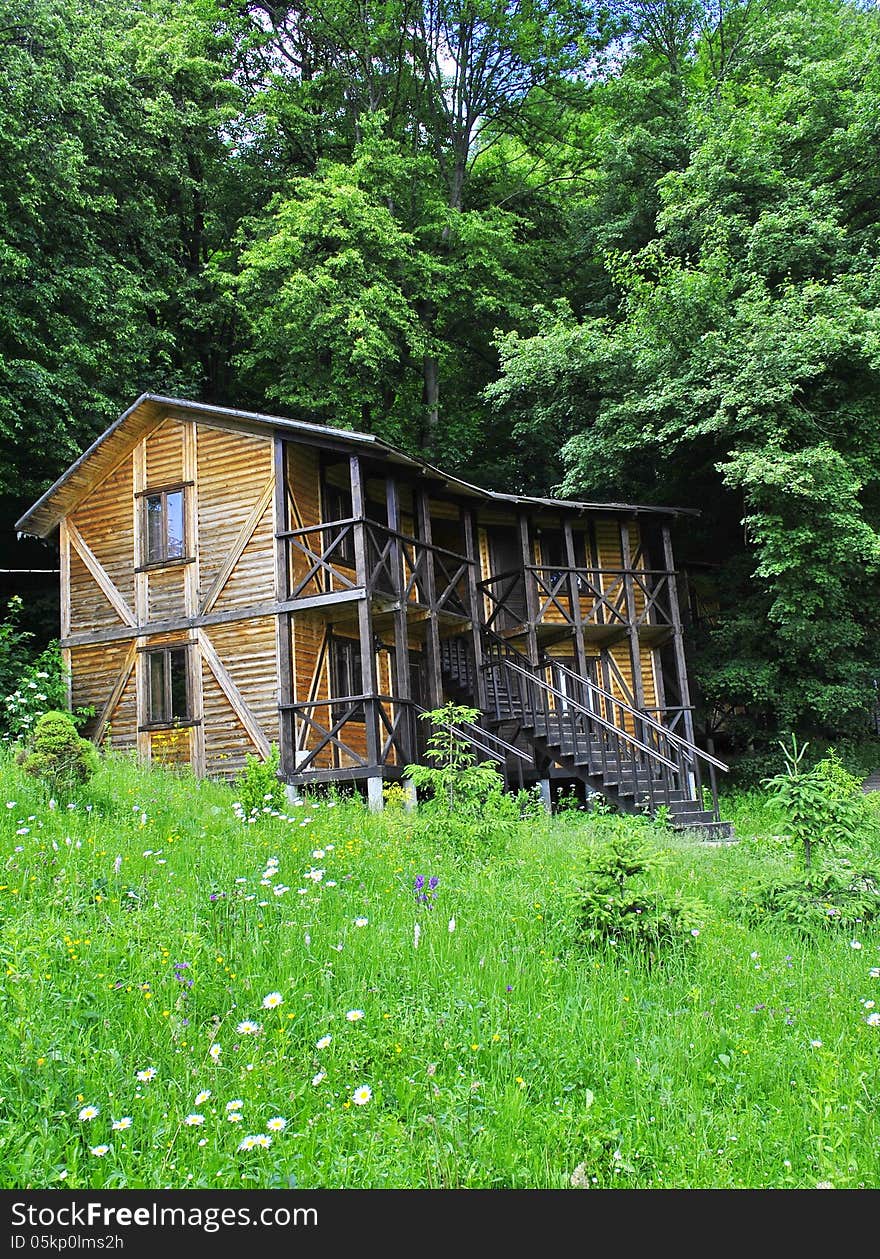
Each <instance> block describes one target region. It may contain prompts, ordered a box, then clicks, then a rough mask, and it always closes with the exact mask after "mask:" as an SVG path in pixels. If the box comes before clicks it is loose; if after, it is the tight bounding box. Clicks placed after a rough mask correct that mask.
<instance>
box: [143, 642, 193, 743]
mask: <svg viewBox="0 0 880 1259" xmlns="http://www.w3.org/2000/svg"><path fill="white" fill-rule="evenodd" d="M147 694H148V697H149V703H148V710H147V720H148V722H149V724H150V725H151V726H158V725H171V724H172V723H173V722H175V721H189V720H190V719H191V716H192V713H191V710H190V698H189V661H188V649H187V647H186V646H181V645H177V646H172V647H159V648H156V649H155V650H151V651H148V652H147Z"/></svg>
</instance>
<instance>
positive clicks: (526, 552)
mask: <svg viewBox="0 0 880 1259" xmlns="http://www.w3.org/2000/svg"><path fill="white" fill-rule="evenodd" d="M519 541H520V548H521V551H522V563H523V581H524V582H525V596H526V599H525V603H526V617H527V621H526V643H527V646H528V651H527V655H528V657H529V660H530V661H531V662H532V664H533V665H535V666H537V664H538V634H537V629H536V626H537V623H538V592H537V590H536V589H535V575H534V573H530V572H528V571H527V568H528V565H530V564H532V563H534V558H533V555H532V541H531V536H530V533H529V518H528V516H527V515H526V514H525V512H521V513H520V515H519Z"/></svg>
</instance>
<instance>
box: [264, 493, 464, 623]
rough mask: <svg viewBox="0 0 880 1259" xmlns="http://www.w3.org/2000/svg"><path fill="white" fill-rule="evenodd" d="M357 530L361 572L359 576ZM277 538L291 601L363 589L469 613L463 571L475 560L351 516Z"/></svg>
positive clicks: (449, 610)
mask: <svg viewBox="0 0 880 1259" xmlns="http://www.w3.org/2000/svg"><path fill="white" fill-rule="evenodd" d="M359 532H360V533H361V536H362V538H363V551H364V570H365V571H364V572H363V573H359V572H358V560H357V556H358V549H359V548H358V541H359V538H358V534H359ZM276 537H277V538H278V539H279V540H280V541H281V542H282V543H283V544H284V545H285V547H286V552H287V555H286V558H287V577H288V594H287V597H288V599H290V600H294V599H307V598H312V597H315V596H319V595H325V594H330V593H336V592H345V591H352V592H354V591H359V590H363V589H365V590H366V591H367V592H368V593H369V594H373V595H385V596H387V597H389V598H393V599H401V600H402V601H404V602H408V603H416V604H421V605H424V606H430V607H431V608H432V610H434V611H436V612H445V613H449V614H451V615H454V616H460V617H468V616H469V615H470V611H469V599H468V581H467V573H468V566H469V565H470V564H473V563H475V561H474V560H470V559H468V558H467V557H466V556H464V555H459V554H458V553H457V552H455V551H450V550H447V549H446V548H445V547H442V546H437V545H436V544H435V543H432V542H424V541H422V540H421V539H420V538H413V537H411V536H410V535H408V534H405V533H400V532H398V530H396V529H390V528H389V527H388V526H387V525H383V524H380V523H379V522H378V521H375V520H366V519H362V518H356V517H350V518H348V519H345V520H329V521H322V522H321V524H318V525H307V526H305V527H304V528H301V529H290V530H287V531H285V532H283V533H278V534H276ZM431 592H433V597H431Z"/></svg>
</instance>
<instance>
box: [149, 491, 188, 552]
mask: <svg viewBox="0 0 880 1259" xmlns="http://www.w3.org/2000/svg"><path fill="white" fill-rule="evenodd" d="M144 522H145V529H144V533H145V535H146V536H145V543H146V545H145V548H144V550H145V555H146V563H147V564H167V563H168V562H169V560H182V559H184V557H185V555H186V541H185V530H184V508H183V490H182V489H177V490H159V491H157V492H156V493H155V494H151V493H147V494H145V495H144Z"/></svg>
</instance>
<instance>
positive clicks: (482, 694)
mask: <svg viewBox="0 0 880 1259" xmlns="http://www.w3.org/2000/svg"><path fill="white" fill-rule="evenodd" d="M461 529H462V533H463V534H464V553H465V555H466V557H467V558H468V560H470V561H471V562H470V563H469V564H468V571H467V586H468V613H469V615H470V618H471V643H472V646H473V654H474V699H475V700H476V703H477V707H478V708H479V709H480V711H481V712H485V711H486V706H487V699H486V675H485V673H484V672H483V631H482V622H483V596H482V592H481V590H480V585H479V579H480V574H479V563H478V560H479V552H478V550H477V538H476V526H475V521H474V513H473V510H472V508H470V507H465V506H462V508H461Z"/></svg>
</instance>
